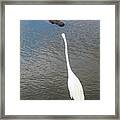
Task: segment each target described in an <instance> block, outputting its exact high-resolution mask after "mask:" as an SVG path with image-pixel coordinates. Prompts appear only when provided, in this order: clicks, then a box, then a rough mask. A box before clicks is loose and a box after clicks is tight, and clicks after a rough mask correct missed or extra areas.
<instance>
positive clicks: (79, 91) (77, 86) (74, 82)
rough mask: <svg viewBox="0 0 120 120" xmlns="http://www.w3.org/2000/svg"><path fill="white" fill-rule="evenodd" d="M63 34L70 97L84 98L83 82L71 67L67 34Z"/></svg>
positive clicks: (75, 98)
mask: <svg viewBox="0 0 120 120" xmlns="http://www.w3.org/2000/svg"><path fill="white" fill-rule="evenodd" d="M61 35H62V37H63V39H64V43H65V56H66V62H67V69H68V89H69V94H70V97H71V99H74V100H84V91H83V87H82V84H81V83H80V80H79V79H78V78H77V76H76V75H75V74H74V73H73V71H72V69H71V67H70V63H69V57H68V50H67V40H66V37H65V34H64V33H62V34H61Z"/></svg>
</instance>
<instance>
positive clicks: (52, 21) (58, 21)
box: [49, 20, 65, 27]
mask: <svg viewBox="0 0 120 120" xmlns="http://www.w3.org/2000/svg"><path fill="white" fill-rule="evenodd" d="M49 22H50V23H52V24H56V25H58V26H60V27H63V26H64V25H65V24H64V22H63V21H62V20H49Z"/></svg>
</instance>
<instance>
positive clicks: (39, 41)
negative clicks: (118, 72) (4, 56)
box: [20, 20, 100, 100]
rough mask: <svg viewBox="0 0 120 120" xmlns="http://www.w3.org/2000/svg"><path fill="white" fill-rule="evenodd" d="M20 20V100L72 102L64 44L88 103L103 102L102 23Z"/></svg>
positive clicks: (89, 21)
mask: <svg viewBox="0 0 120 120" xmlns="http://www.w3.org/2000/svg"><path fill="white" fill-rule="evenodd" d="M64 22H65V26H64V27H59V26H57V25H52V24H51V23H49V22H48V21H41V20H21V21H20V43H21V44H20V49H21V50H20V98H21V100H69V99H70V96H69V92H68V88H67V66H66V60H65V53H64V47H65V46H64V41H63V38H62V36H61V33H63V32H64V33H65V34H66V38H67V43H68V54H69V60H70V65H71V68H72V70H73V72H74V73H75V74H76V76H77V77H78V78H79V79H80V81H81V83H82V85H83V88H84V92H85V99H86V100H97V99H100V21H99V20H79V21H78V20H77V21H72V20H69V21H64Z"/></svg>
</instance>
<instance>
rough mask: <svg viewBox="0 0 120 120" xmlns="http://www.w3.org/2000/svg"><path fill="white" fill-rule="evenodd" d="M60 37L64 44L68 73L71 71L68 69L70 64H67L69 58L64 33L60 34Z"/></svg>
mask: <svg viewBox="0 0 120 120" xmlns="http://www.w3.org/2000/svg"><path fill="white" fill-rule="evenodd" d="M61 35H62V37H63V40H64V43H65V56H66V62H67V69H68V71H69V70H71V67H70V62H69V57H68V48H67V40H66V37H65V34H64V33H62V34H61Z"/></svg>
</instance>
